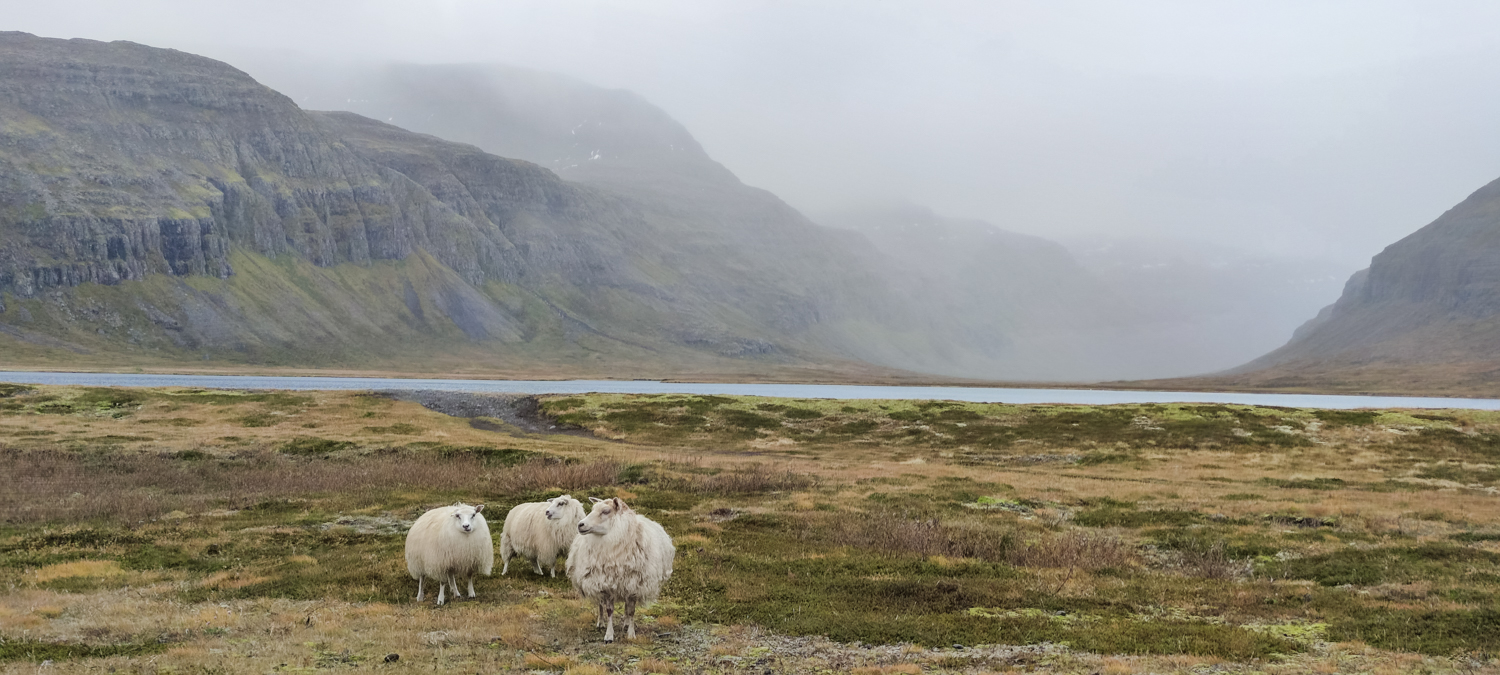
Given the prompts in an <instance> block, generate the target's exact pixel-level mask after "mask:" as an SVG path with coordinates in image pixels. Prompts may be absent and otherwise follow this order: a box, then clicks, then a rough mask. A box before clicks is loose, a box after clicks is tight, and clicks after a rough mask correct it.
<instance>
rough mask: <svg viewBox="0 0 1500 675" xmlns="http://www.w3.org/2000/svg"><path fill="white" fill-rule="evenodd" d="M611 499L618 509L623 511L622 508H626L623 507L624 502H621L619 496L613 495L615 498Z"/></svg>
mask: <svg viewBox="0 0 1500 675" xmlns="http://www.w3.org/2000/svg"><path fill="white" fill-rule="evenodd" d="M611 501H613V502H614V503H615V508H617V509H619V510H621V511H624V510H625V508H626V507H625V502H622V501H620V498H619V497H615V498H614V499H613V500H611Z"/></svg>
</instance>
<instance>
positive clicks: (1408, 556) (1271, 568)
mask: <svg viewBox="0 0 1500 675" xmlns="http://www.w3.org/2000/svg"><path fill="white" fill-rule="evenodd" d="M1262 570H1263V571H1264V572H1265V573H1266V574H1268V575H1269V576H1272V577H1280V578H1288V579H1307V580H1310V581H1316V582H1318V583H1319V584H1321V585H1323V586H1342V585H1344V584H1353V585H1356V586H1370V585H1374V584H1382V583H1392V582H1409V581H1432V580H1444V579H1447V580H1453V579H1460V578H1463V577H1464V576H1466V575H1472V574H1475V573H1476V572H1477V573H1488V574H1494V573H1496V572H1500V553H1492V552H1490V551H1483V550H1479V549H1474V548H1467V547H1463V546H1453V545H1451V544H1440V543H1427V544H1421V545H1418V546H1414V547H1396V546H1386V547H1381V548H1373V549H1354V548H1351V549H1345V550H1341V551H1336V552H1333V553H1325V554H1322V555H1315V556H1309V557H1306V558H1298V559H1294V560H1285V561H1276V562H1268V563H1265V564H1264V565H1263V566H1262Z"/></svg>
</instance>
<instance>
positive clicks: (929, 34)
mask: <svg viewBox="0 0 1500 675" xmlns="http://www.w3.org/2000/svg"><path fill="white" fill-rule="evenodd" d="M0 19H3V21H0V27H3V28H5V29H14V30H24V31H28V32H33V33H37V34H40V35H45V36H50V37H88V38H94V39H104V40H109V39H128V40H134V41H137V42H143V43H147V44H151V45H155V46H162V47H175V48H179V49H183V50H187V51H193V52H197V53H202V54H205V55H208V56H213V57H216V58H222V59H225V60H227V61H230V62H231V63H239V64H241V65H242V67H246V68H247V69H248V70H251V72H252V74H253V72H254V69H253V67H252V66H251V65H250V64H251V62H253V60H254V58H255V57H256V55H257V54H260V55H264V54H265V53H267V52H283V53H284V52H293V53H297V54H305V55H307V57H309V58H316V59H329V60H347V61H412V62H423V63H441V62H496V63H507V64H512V65H519V66H525V67H531V68H537V69H543V70H551V71H557V72H562V73H566V74H569V75H573V76H575V77H578V78H580V79H583V80H586V81H589V82H592V83H595V84H599V85H603V86H608V87H621V88H628V89H632V90H635V91H637V92H639V93H641V94H642V95H644V96H645V97H647V98H648V99H650V100H652V101H653V102H655V103H657V104H658V105H660V106H661V107H663V108H664V109H666V110H667V111H668V112H669V113H670V114H672V115H673V116H674V117H676V118H677V119H679V120H680V121H682V122H683V123H684V124H685V125H686V126H687V127H688V128H689V129H690V130H691V131H692V132H693V133H694V134H695V135H696V136H697V137H698V138H699V140H701V141H702V142H703V144H704V146H705V148H706V149H707V150H708V152H709V153H710V154H711V155H713V156H714V157H715V158H717V159H719V160H720V161H721V162H723V163H724V164H725V165H726V166H728V167H729V168H730V169H731V170H733V171H735V172H736V173H737V174H738V175H739V176H740V177H741V178H742V179H744V180H745V181H746V182H747V183H750V184H752V185H757V186H760V187H765V188H768V189H770V190H772V191H773V192H776V193H777V194H779V195H781V196H782V197H784V198H786V199H787V200H788V201H790V202H791V203H793V204H794V205H796V206H799V207H802V208H804V209H807V210H809V211H813V212H817V211H821V210H828V209H837V208H841V207H844V206H847V205H851V204H854V203H857V202H861V201H867V200H876V199H879V200H890V199H892V198H901V199H905V200H908V201H912V202H917V203H922V204H926V205H929V206H931V207H933V208H934V209H936V210H938V211H940V212H942V213H946V214H950V215H955V216H967V217H977V218H983V219H986V220H989V221H991V222H994V223H996V224H997V225H1000V226H1002V227H1005V228H1007V229H1011V230H1016V231H1021V232H1027V233H1032V234H1037V235H1041V236H1046V237H1051V238H1054V239H1072V240H1077V239H1078V238H1080V237H1082V238H1087V237H1090V236H1099V235H1103V236H1129V235H1134V234H1140V233H1147V234H1152V235H1160V236H1167V237H1175V238H1188V239H1199V240H1204V241H1209V242H1214V243H1219V244H1231V245H1234V246H1242V247H1245V248H1246V249H1247V250H1254V251H1260V252H1269V253H1276V254H1281V255H1307V256H1311V257H1319V258H1332V259H1336V260H1338V261H1339V262H1340V263H1341V264H1343V265H1345V266H1347V268H1348V270H1350V271H1352V270H1353V269H1355V268H1357V267H1360V266H1363V264H1364V263H1365V262H1366V261H1367V260H1368V258H1369V256H1370V255H1372V254H1374V253H1376V252H1378V251H1379V250H1380V249H1381V248H1383V247H1384V246H1386V245H1387V244H1389V243H1391V242H1393V241H1395V240H1396V239H1399V238H1400V237H1402V236H1405V235H1406V234H1408V233H1409V232H1411V231H1412V230H1414V229H1416V228H1417V227H1419V226H1421V225H1423V224H1425V223H1427V222H1429V221H1430V220H1432V219H1433V218H1435V217H1436V216H1437V215H1438V214H1440V213H1441V212H1442V211H1443V210H1444V209H1446V208H1448V207H1449V206H1451V205H1453V204H1454V203H1456V202H1457V201H1458V200H1460V199H1462V198H1463V197H1464V196H1466V195H1467V194H1468V193H1469V192H1471V191H1473V190H1474V189H1477V188H1478V187H1480V186H1481V185H1483V184H1484V183H1486V182H1488V181H1490V180H1492V179H1494V178H1496V177H1500V125H1496V124H1495V122H1494V121H1495V120H1496V119H1500V89H1497V88H1496V87H1495V86H1494V83H1495V82H1497V81H1500V31H1496V30H1494V27H1495V26H1500V3H1493V2H1433V1H1421V2H1416V1H1413V2H1403V3H1394V2H1369V1H1359V2H1306V1H1302V0H1298V1H1288V2H1249V1H1247V2H1204V1H1202V0H1191V1H1185V2H1128V3H1122V2H1113V1H1100V2H1054V1H1050V0H1049V1H1042V0H1038V1H1036V2H928V1H924V2H903V3H894V2H863V1H850V2H702V1H701V0H682V1H670V2H629V3H625V2H587V1H582V2H557V1H556V0H537V1H534V2H459V1H455V0H428V1H422V2H392V1H380V0H372V1H365V2H353V1H340V0H328V1H310V0H299V1H296V2H281V1H276V0H256V1H254V2H226V1H219V2H213V3H204V2H171V1H165V0H157V1H149V0H148V1H142V0H133V1H132V2H129V3H121V2H112V1H93V2H87V1H70V0H49V1H47V2H32V1H26V2H23V1H19V0H3V1H0Z"/></svg>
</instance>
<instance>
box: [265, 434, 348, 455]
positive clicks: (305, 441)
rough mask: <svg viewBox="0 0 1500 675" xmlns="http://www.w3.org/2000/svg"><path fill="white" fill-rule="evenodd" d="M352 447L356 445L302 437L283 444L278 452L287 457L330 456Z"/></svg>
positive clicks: (313, 437)
mask: <svg viewBox="0 0 1500 675" xmlns="http://www.w3.org/2000/svg"><path fill="white" fill-rule="evenodd" d="M352 447H354V444H353V443H350V442H348V441H333V440H329V439H326V438H317V437H315V436H302V437H298V438H294V439H292V440H290V441H287V442H285V443H282V444H281V446H280V447H278V448H277V451H278V452H280V453H282V454H285V455H328V454H332V453H335V452H338V451H340V450H347V449H349V448H352Z"/></svg>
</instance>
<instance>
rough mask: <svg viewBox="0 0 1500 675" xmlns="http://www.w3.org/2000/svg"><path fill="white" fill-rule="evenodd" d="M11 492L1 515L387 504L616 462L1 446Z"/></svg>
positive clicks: (552, 478)
mask: <svg viewBox="0 0 1500 675" xmlns="http://www.w3.org/2000/svg"><path fill="white" fill-rule="evenodd" d="M0 464H3V465H5V466H6V467H7V468H8V470H9V474H10V486H11V489H7V490H3V491H0V522H7V523H13V524H20V523H47V522H66V523H78V522H93V521H112V522H122V523H135V522H140V521H144V520H151V519H154V518H158V517H161V516H162V515H164V514H167V513H171V512H173V511H184V512H189V513H196V512H202V511H207V510H210V509H215V508H231V509H237V508H246V507H251V506H254V505H256V504H259V503H264V502H267V501H270V500H275V499H285V498H288V497H300V496H307V495H320V494H330V493H338V494H339V495H340V500H341V501H342V502H344V503H347V504H349V505H351V506H354V507H356V508H362V507H366V506H370V505H378V504H385V503H388V502H389V500H390V496H391V493H392V492H413V491H426V492H432V491H436V492H441V493H445V494H454V493H457V494H460V495H465V494H467V495H481V494H492V493H495V492H500V493H502V494H524V493H527V492H531V491H534V490H538V489H544V488H559V489H564V490H576V489H583V488H588V487H598V486H602V485H610V484H613V483H614V482H615V479H616V476H617V475H618V474H619V469H620V466H619V464H618V463H617V462H614V461H609V460H605V461H601V462H588V463H576V464H565V463H562V462H557V461H550V462H549V461H544V460H534V461H530V462H526V463H523V464H521V465H518V466H515V467H510V468H505V469H499V468H493V467H487V466H485V464H484V463H483V462H482V461H481V460H479V459H477V458H474V457H462V456H459V457H451V458H445V459H438V458H433V457H421V456H419V455H414V454H411V453H390V454H376V455H372V456H367V457H359V458H348V459H341V458H330V459H321V458H312V459H304V458H298V457H288V456H285V455H281V454H277V453H271V452H264V451H262V452H256V453H253V454H248V455H246V456H243V457H240V458H236V459H232V460H201V461H181V460H175V459H172V458H170V457H162V456H158V455H115V456H107V457H90V456H83V455H78V454H74V453H62V452H45V451H32V452H26V451H17V450H10V449H0Z"/></svg>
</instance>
